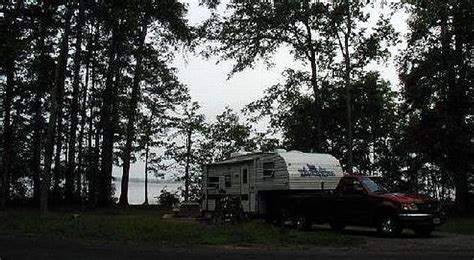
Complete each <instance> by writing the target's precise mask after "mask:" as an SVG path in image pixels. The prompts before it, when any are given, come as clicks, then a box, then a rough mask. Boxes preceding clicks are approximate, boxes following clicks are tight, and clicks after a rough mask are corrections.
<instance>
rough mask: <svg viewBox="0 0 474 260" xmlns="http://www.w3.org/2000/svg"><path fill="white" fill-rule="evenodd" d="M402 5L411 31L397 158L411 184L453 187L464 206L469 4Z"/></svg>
mask: <svg viewBox="0 0 474 260" xmlns="http://www.w3.org/2000/svg"><path fill="white" fill-rule="evenodd" d="M406 7H407V9H408V11H409V12H410V14H411V16H410V20H409V26H410V29H411V32H410V35H409V38H408V48H407V49H406V50H405V52H404V53H403V55H402V58H401V60H400V75H401V76H400V77H401V79H402V81H403V88H402V94H403V97H404V99H405V103H404V104H403V106H402V114H403V115H404V122H403V123H404V126H403V128H402V135H403V136H402V140H401V142H400V147H401V148H400V150H402V149H403V154H401V163H402V166H405V167H406V168H407V170H406V172H405V174H406V176H407V179H408V180H410V182H411V185H412V186H413V187H415V188H418V189H424V190H426V191H427V192H430V193H431V194H434V195H437V196H439V197H441V198H445V197H448V196H450V195H452V193H451V191H452V188H453V187H455V188H456V201H457V204H458V207H459V209H462V210H463V211H466V210H467V209H468V206H467V205H468V195H467V194H468V184H467V179H468V175H469V173H468V172H469V167H470V166H469V165H470V164H472V162H473V158H474V156H473V151H474V147H473V142H472V133H473V131H474V121H473V120H472V114H473V111H472V102H473V100H472V97H473V88H472V64H471V62H472V61H470V58H471V49H470V48H471V47H470V45H471V41H472V30H471V28H472V26H471V25H472V22H471V21H470V20H471V19H470V18H469V17H470V16H472V8H471V7H472V6H471V4H470V3H469V2H468V1H448V2H443V3H441V2H436V1H424V2H414V3H410V4H407V5H406Z"/></svg>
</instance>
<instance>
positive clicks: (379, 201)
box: [327, 175, 446, 236]
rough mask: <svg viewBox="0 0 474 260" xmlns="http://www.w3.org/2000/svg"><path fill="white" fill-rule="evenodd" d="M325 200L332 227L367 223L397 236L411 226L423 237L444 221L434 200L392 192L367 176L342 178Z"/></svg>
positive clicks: (380, 230) (383, 233)
mask: <svg viewBox="0 0 474 260" xmlns="http://www.w3.org/2000/svg"><path fill="white" fill-rule="evenodd" d="M327 203H329V204H328V205H327V209H328V211H329V212H330V216H329V219H330V224H331V226H332V227H333V228H335V229H342V228H344V226H345V225H357V226H368V227H376V228H377V231H378V232H379V233H380V234H382V235H386V236H397V235H398V234H400V233H401V231H402V229H403V228H410V229H413V230H414V231H415V233H417V234H419V235H425V236H426V235H429V234H430V233H431V232H432V231H433V230H434V229H435V227H436V226H438V225H441V224H443V223H444V222H445V220H446V217H445V214H444V213H443V212H442V211H441V207H440V203H439V201H437V200H436V199H433V198H430V197H428V196H423V195H411V194H404V193H392V192H390V191H389V190H387V189H386V188H385V187H383V186H382V185H381V184H379V183H378V182H376V181H374V180H373V179H371V178H370V177H367V176H355V175H348V176H345V177H343V178H341V180H340V182H339V184H338V186H337V188H336V190H335V192H334V194H333V198H332V199H330V200H329V201H327Z"/></svg>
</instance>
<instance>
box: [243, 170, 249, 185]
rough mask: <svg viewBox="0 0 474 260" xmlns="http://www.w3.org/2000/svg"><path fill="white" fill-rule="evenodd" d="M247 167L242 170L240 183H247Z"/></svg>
mask: <svg viewBox="0 0 474 260" xmlns="http://www.w3.org/2000/svg"><path fill="white" fill-rule="evenodd" d="M247 178H248V176H247V169H243V170H242V183H247Z"/></svg>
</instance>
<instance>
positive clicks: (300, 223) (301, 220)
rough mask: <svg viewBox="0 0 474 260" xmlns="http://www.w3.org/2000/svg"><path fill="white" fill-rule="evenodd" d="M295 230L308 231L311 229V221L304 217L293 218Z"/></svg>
mask: <svg viewBox="0 0 474 260" xmlns="http://www.w3.org/2000/svg"><path fill="white" fill-rule="evenodd" d="M295 226H296V229H298V230H301V231H308V230H310V229H311V221H310V220H309V218H308V217H306V216H304V215H299V216H297V217H296V218H295Z"/></svg>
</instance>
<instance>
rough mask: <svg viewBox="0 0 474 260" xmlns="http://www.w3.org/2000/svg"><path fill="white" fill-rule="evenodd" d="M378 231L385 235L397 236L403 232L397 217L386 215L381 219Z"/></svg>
mask: <svg viewBox="0 0 474 260" xmlns="http://www.w3.org/2000/svg"><path fill="white" fill-rule="evenodd" d="M377 232H378V233H379V234H380V235H382V236H385V237H397V236H399V235H400V234H401V233H402V229H401V228H400V224H399V223H398V219H397V217H395V216H394V215H386V216H383V217H381V218H380V219H379V221H378V223H377Z"/></svg>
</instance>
